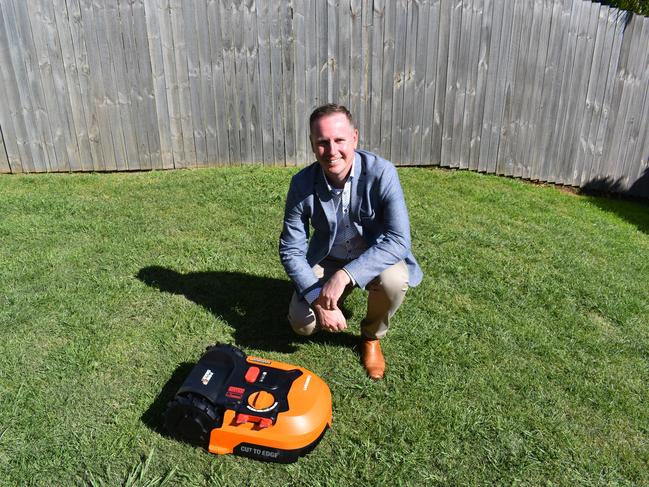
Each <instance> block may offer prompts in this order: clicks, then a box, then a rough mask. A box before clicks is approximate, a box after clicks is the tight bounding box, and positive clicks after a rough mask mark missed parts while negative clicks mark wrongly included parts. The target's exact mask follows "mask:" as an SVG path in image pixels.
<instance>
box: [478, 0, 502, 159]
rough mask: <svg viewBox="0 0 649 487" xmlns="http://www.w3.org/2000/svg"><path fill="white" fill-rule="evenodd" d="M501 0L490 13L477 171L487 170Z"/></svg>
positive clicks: (499, 39)
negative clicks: (489, 36) (489, 34)
mask: <svg viewBox="0 0 649 487" xmlns="http://www.w3.org/2000/svg"><path fill="white" fill-rule="evenodd" d="M504 5H505V3H504V1H503V0H494V5H493V9H492V13H491V24H492V28H491V39H490V42H489V57H488V58H487V59H488V61H487V68H488V70H487V80H486V84H485V102H484V111H483V116H482V126H481V127H480V147H479V150H478V171H487V168H488V167H489V154H490V145H491V138H492V137H491V134H492V131H493V126H492V119H493V114H494V109H495V106H494V104H495V100H496V89H497V83H498V67H499V65H500V44H501V38H502V31H503V8H504Z"/></svg>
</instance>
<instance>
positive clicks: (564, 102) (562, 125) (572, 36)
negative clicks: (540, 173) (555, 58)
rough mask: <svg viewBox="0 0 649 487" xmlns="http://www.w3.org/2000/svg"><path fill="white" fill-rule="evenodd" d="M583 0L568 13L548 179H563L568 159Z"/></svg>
mask: <svg viewBox="0 0 649 487" xmlns="http://www.w3.org/2000/svg"><path fill="white" fill-rule="evenodd" d="M581 6H582V1H581V0H574V1H573V2H571V10H570V13H569V14H568V32H567V36H566V41H565V43H564V44H563V46H562V51H563V52H564V57H563V65H562V68H561V84H560V86H559V90H558V92H559V104H558V109H557V116H556V118H555V119H554V123H553V128H552V136H551V139H550V140H551V147H549V149H550V151H549V153H546V157H549V159H550V161H556V162H555V163H553V164H552V166H551V172H550V173H549V174H548V175H547V179H546V180H547V181H550V182H553V183H554V182H560V181H561V179H562V175H561V170H560V169H561V168H560V166H559V164H561V163H562V162H565V161H566V157H565V154H564V153H563V151H562V149H563V140H564V138H565V130H566V128H567V127H566V124H567V123H568V121H567V119H568V117H569V107H570V102H571V100H574V99H575V97H576V96H577V90H578V87H577V86H576V83H575V78H576V76H575V73H574V67H575V62H574V60H575V55H576V51H577V34H578V29H579V17H580V11H581Z"/></svg>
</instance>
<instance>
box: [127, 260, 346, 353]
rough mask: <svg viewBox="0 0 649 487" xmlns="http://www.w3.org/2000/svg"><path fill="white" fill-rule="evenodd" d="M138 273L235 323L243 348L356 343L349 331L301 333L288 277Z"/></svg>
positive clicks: (277, 349) (286, 350)
mask: <svg viewBox="0 0 649 487" xmlns="http://www.w3.org/2000/svg"><path fill="white" fill-rule="evenodd" d="M137 278H138V279H139V280H140V281H142V282H144V283H145V284H147V285H149V286H151V287H154V288H156V289H159V290H160V291H163V292H167V293H171V294H180V295H182V296H185V297H186V298H187V299H189V300H190V301H193V302H194V303H196V304H198V305H200V306H203V307H204V308H205V309H207V310H208V311H209V312H210V313H212V314H213V315H214V316H216V317H218V318H220V319H222V320H223V321H225V322H227V323H228V325H230V326H232V328H234V335H233V338H234V340H235V343H236V344H237V345H239V346H241V347H243V348H254V349H257V350H266V351H273V352H282V353H290V352H294V351H295V350H296V348H297V347H296V344H297V343H299V342H304V341H305V340H312V341H316V342H319V343H328V344H331V345H338V346H346V347H349V348H352V347H354V346H355V345H356V339H355V338H354V337H353V336H352V335H351V334H349V333H335V334H332V333H318V334H317V335H314V336H313V337H309V338H308V339H305V338H303V337H299V336H297V335H295V334H294V333H293V331H292V330H291V327H290V325H289V323H288V321H287V319H286V313H287V311H288V303H289V300H290V298H291V294H292V293H293V286H292V285H291V283H290V281H288V280H286V279H275V278H271V277H262V276H255V275H251V274H244V273H240V272H226V271H206V272H189V273H187V274H182V273H179V272H176V271H174V270H173V269H167V268H164V267H158V266H150V267H145V268H143V269H140V271H139V272H138V274H137Z"/></svg>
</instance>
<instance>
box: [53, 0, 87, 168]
mask: <svg viewBox="0 0 649 487" xmlns="http://www.w3.org/2000/svg"><path fill="white" fill-rule="evenodd" d="M53 7H54V8H52V15H53V17H54V22H55V26H56V31H57V33H58V39H59V42H60V49H61V58H62V62H63V72H64V75H65V78H64V80H65V86H66V87H67V90H68V92H69V98H68V99H69V102H70V111H71V115H72V129H73V131H74V135H75V136H76V142H77V147H76V149H77V150H76V152H77V154H78V158H73V159H71V160H70V170H72V171H83V170H84V169H88V168H91V167H92V155H91V154H90V138H89V136H88V127H87V125H86V119H85V117H84V114H83V107H82V104H81V101H82V95H81V85H80V83H79V75H78V73H77V62H76V58H75V52H74V46H73V43H72V34H71V32H70V26H71V24H72V22H71V19H70V17H69V11H68V9H67V6H66V5H65V1H64V0H55V1H54V2H53ZM61 81H63V80H61ZM65 101H66V102H67V101H68V100H65Z"/></svg>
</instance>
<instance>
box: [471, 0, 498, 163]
mask: <svg viewBox="0 0 649 487" xmlns="http://www.w3.org/2000/svg"><path fill="white" fill-rule="evenodd" d="M474 1H475V13H476V15H475V17H476V19H475V20H476V21H477V22H478V24H479V25H478V28H479V33H478V35H479V37H478V39H477V43H478V46H479V47H478V48H477V49H479V52H478V58H477V61H476V64H477V66H476V69H477V71H476V81H475V97H474V99H475V101H474V109H473V119H472V120H471V121H470V130H471V132H470V134H467V137H468V141H469V159H468V161H467V164H468V168H469V169H471V170H474V171H477V170H478V168H479V162H480V146H481V134H482V120H483V117H484V109H485V101H486V100H485V98H486V96H485V94H486V90H487V80H488V76H489V64H488V63H489V58H490V55H491V36H492V25H493V24H492V14H493V2H492V0H474ZM474 49H476V47H474Z"/></svg>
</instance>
